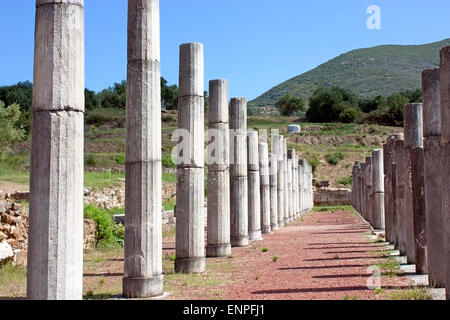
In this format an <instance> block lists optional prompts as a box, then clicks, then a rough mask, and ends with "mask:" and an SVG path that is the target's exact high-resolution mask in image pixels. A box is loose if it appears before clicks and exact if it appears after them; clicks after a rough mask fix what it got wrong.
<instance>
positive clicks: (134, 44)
mask: <svg viewBox="0 0 450 320" xmlns="http://www.w3.org/2000/svg"><path fill="white" fill-rule="evenodd" d="M159 45H160V43H159V1H152V0H141V1H128V77H127V78H128V80H127V83H128V85H127V119H126V124H127V125H126V138H127V139H126V165H125V169H126V170H125V171H126V172H125V177H126V179H125V180H126V182H125V200H126V201H125V212H126V215H125V253H124V254H125V258H124V262H125V266H124V268H125V276H124V278H123V295H124V296H125V297H127V298H145V297H152V296H159V295H162V294H163V276H162V227H161V223H162V222H161V219H162V218H161V212H162V193H161V188H162V168H161V166H162V165H161V90H160V86H161V84H160V81H161V80H160V52H159V51H160V50H159Z"/></svg>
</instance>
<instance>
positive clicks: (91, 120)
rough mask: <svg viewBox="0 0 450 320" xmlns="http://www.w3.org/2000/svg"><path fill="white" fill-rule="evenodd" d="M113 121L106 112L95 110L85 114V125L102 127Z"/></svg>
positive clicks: (112, 117)
mask: <svg viewBox="0 0 450 320" xmlns="http://www.w3.org/2000/svg"><path fill="white" fill-rule="evenodd" d="M113 120H114V116H112V115H111V113H109V112H108V111H106V110H102V109H95V110H92V111H90V112H88V113H87V114H86V120H85V121H86V123H87V124H92V125H97V126H98V125H102V124H104V123H107V122H111V121H113Z"/></svg>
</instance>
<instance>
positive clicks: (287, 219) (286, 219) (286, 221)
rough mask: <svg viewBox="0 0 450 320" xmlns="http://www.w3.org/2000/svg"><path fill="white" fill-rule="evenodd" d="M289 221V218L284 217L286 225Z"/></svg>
mask: <svg viewBox="0 0 450 320" xmlns="http://www.w3.org/2000/svg"><path fill="white" fill-rule="evenodd" d="M288 223H289V218H284V225H285V226H286V225H287V224H288Z"/></svg>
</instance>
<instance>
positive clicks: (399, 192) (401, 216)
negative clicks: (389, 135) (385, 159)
mask: <svg viewBox="0 0 450 320" xmlns="http://www.w3.org/2000/svg"><path fill="white" fill-rule="evenodd" d="M394 148H395V159H394V160H395V164H394V167H395V185H394V184H393V187H394V191H395V195H394V199H395V202H394V205H395V210H394V227H395V234H396V235H397V243H395V244H396V245H397V248H398V250H400V254H401V255H406V252H407V251H406V243H407V240H406V232H408V231H409V233H411V234H412V233H413V230H412V228H411V230H410V229H409V228H406V222H405V221H406V215H407V211H406V188H407V184H406V182H407V180H406V173H407V170H406V169H405V165H406V149H405V143H404V141H403V140H400V139H399V140H395V146H394Z"/></svg>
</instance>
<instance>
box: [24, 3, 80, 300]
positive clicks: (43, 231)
mask: <svg viewBox="0 0 450 320" xmlns="http://www.w3.org/2000/svg"><path fill="white" fill-rule="evenodd" d="M32 112H33V125H32V137H31V164H30V226H29V236H28V239H29V242H28V243H29V247H28V268H27V270H28V274H27V278H28V280H27V296H28V298H29V299H31V300H81V298H82V283H83V174H84V159H83V155H84V146H83V145H84V1H83V0H66V1H54V0H37V1H36V24H35V51H34V80H33V111H32Z"/></svg>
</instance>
